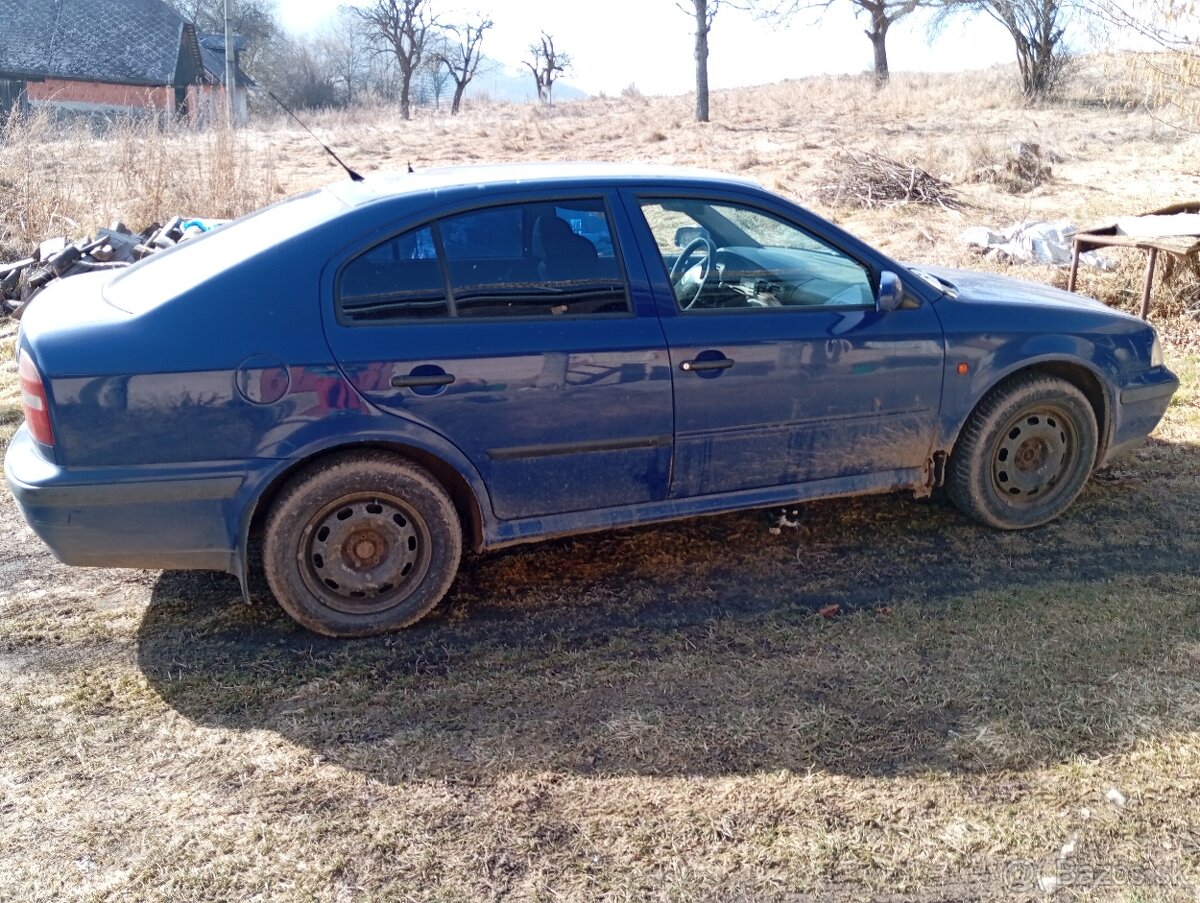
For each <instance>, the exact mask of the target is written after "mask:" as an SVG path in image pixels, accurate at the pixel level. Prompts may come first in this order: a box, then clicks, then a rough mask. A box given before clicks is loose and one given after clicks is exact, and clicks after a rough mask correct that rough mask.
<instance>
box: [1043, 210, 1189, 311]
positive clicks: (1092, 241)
mask: <svg viewBox="0 0 1200 903" xmlns="http://www.w3.org/2000/svg"><path fill="white" fill-rule="evenodd" d="M1197 212H1200V201H1185V202H1183V203H1180V204H1172V205H1171V206H1169V207H1163V208H1162V209H1161V210H1153V211H1151V212H1150V213H1145V214H1142V216H1171V215H1173V214H1176V213H1197ZM1073 245H1074V252H1073V254H1072V255H1071V276H1070V278H1069V279H1068V280H1067V291H1069V292H1073V291H1075V279H1076V276H1077V275H1078V273H1079V255H1080V254H1082V253H1083V252H1084V251H1092V250H1095V249H1096V248H1137V249H1139V250H1142V251H1145V252H1146V279H1145V282H1144V284H1143V286H1142V319H1143V320H1146V319H1149V317H1150V289H1151V288H1152V287H1153V286H1154V265H1155V264H1156V263H1157V262H1158V252H1159V251H1164V252H1166V253H1168V254H1174V255H1176V256H1178V257H1182V258H1187V257H1192V256H1195V255H1196V254H1200V235H1124V234H1118V224H1117V223H1115V222H1113V223H1108V224H1102V225H1099V226H1092V227H1091V228H1089V229H1086V230H1084V231H1083V232H1076V233H1075V236H1074V239H1073Z"/></svg>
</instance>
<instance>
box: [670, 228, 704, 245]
mask: <svg viewBox="0 0 1200 903" xmlns="http://www.w3.org/2000/svg"><path fill="white" fill-rule="evenodd" d="M698 238H708V230H707V229H705V228H704V227H703V226H680V227H679V228H678V229H676V230H675V247H677V248H686V247H687V246H688V245H690V244H691V243H692V242H694V241H695V240H696V239H698Z"/></svg>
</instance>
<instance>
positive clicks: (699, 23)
mask: <svg viewBox="0 0 1200 903" xmlns="http://www.w3.org/2000/svg"><path fill="white" fill-rule="evenodd" d="M694 2H695V4H696V121H697V122H708V29H709V24H708V0H694Z"/></svg>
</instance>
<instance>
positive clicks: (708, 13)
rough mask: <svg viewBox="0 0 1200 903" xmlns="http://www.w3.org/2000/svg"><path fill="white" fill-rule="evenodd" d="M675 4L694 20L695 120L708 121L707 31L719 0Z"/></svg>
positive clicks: (699, 0)
mask: <svg viewBox="0 0 1200 903" xmlns="http://www.w3.org/2000/svg"><path fill="white" fill-rule="evenodd" d="M676 6H678V7H679V9H680V10H681V11H683V12H684V13H686V14H687V15H689V16H693V17H694V18H695V20H696V49H695V57H696V121H697V122H708V33H709V32H710V31H712V24H713V19H714V18H715V17H716V15H717V9H718V8H719V7H720V6H721V0H692V5H691V6H690V7H688V6H684V5H683V4H682V3H677V4H676Z"/></svg>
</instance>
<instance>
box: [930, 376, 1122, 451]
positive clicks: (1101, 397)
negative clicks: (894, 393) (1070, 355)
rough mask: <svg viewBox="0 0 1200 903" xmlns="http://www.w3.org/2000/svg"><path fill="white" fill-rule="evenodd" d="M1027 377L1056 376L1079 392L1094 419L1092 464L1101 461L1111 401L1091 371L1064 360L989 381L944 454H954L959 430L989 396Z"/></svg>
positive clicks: (1108, 433) (1107, 440)
mask: <svg viewBox="0 0 1200 903" xmlns="http://www.w3.org/2000/svg"><path fill="white" fill-rule="evenodd" d="M1028 374H1043V375H1046V376H1055V377H1058V378H1059V379H1061V380H1063V381H1065V382H1067V383H1070V384H1071V385H1072V386H1074V387H1075V388H1076V389H1078V390H1079V391H1080V392H1082V393H1083V396H1084V397H1085V398H1086V399H1087V400H1088V404H1089V405H1090V406H1091V408H1092V413H1093V414H1094V415H1095V417H1096V461H1095V463H1099V462H1100V461H1103V460H1104V456H1105V454H1106V452H1107V450H1108V445H1109V443H1110V441H1111V427H1112V404H1113V401H1112V399H1111V398H1110V397H1109V393H1108V391H1107V390H1106V389H1105V383H1104V381H1103V379H1102V378H1101V377H1100V376H1099V375H1098V374H1097V373H1096V371H1095V370H1093V369H1092V368H1091V367H1089V366H1087V365H1086V364H1083V363H1081V362H1079V361H1077V360H1068V359H1065V358H1057V359H1048V360H1042V361H1035V362H1033V363H1030V364H1026V365H1024V366H1021V367H1017V368H1015V369H1013V370H1010V371H1009V372H1007V373H1005V374H1004V375H1002V376H1001V377H999V378H998V379H996V380H995V381H994V382H992V384H991V385H989V386H988V387H987V388H986V389H985V390H984V391H983V392H981V393H980V394H979V397H978V398H976V399H975V403H974V404H973V405H971V407H970V409H969V410H968V411H967V412H966V416H964V417H963V418H962V421H961V422H960V423H959V424H958V429H957V430H956V431H955V433H954V436H953V440H952V441H951V442H950V443H949V447H948V448H947V449H946V452H947V454H950V455H953V454H954V451H955V449H956V448H957V447H958V444H959V440H960V439H961V438H962V433H963V428H964V427H965V426H966V425H967V423H969V422H970V420H971V417H972V416H973V415H974V413H975V412H976V411H977V410H978V409H979V407H980V405H982V404H983V403H984V401H985V400H986V399H987V398H988V397H989V396H991V395H992V394H993V393H994V392H996V391H997V390H998V389H1001V388H1003V387H1004V386H1006V385H1008V384H1009V383H1011V382H1012V381H1013V380H1016V379H1018V378H1020V377H1022V376H1025V375H1028Z"/></svg>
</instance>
